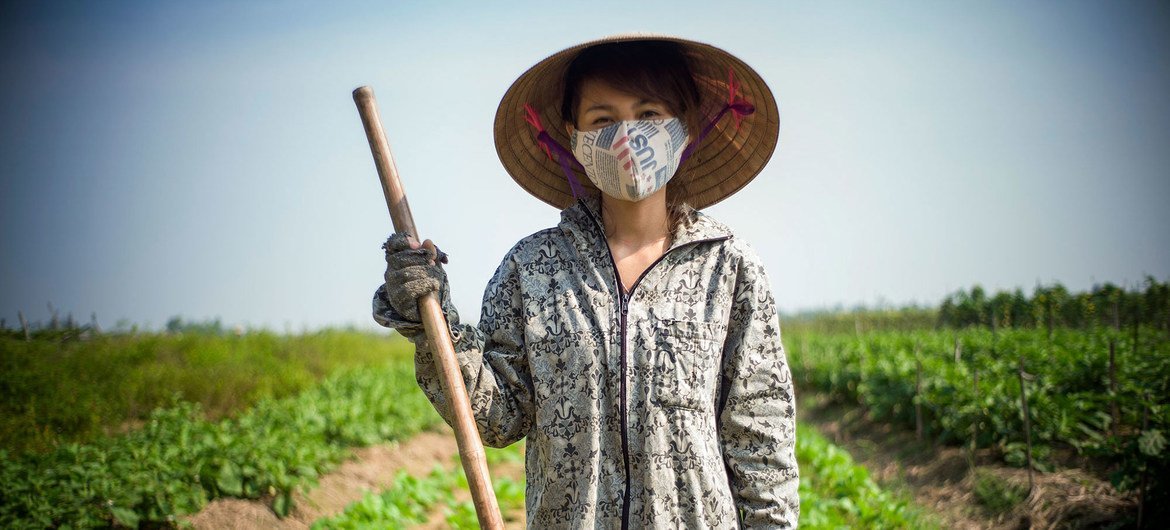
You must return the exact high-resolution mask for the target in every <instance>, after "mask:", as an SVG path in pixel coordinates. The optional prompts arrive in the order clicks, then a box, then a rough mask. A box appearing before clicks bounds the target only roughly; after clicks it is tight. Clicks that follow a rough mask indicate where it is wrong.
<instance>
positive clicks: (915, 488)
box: [798, 392, 1137, 529]
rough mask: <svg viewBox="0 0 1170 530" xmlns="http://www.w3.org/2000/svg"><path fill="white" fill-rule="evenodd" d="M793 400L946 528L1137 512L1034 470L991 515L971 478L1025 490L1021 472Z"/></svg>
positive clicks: (1125, 500) (1091, 486)
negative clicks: (1018, 497) (1011, 502)
mask: <svg viewBox="0 0 1170 530" xmlns="http://www.w3.org/2000/svg"><path fill="white" fill-rule="evenodd" d="M798 402H799V403H801V410H800V421H801V422H802V423H806V424H808V425H811V426H813V427H815V428H816V429H817V430H818V431H820V432H821V433H822V434H824V435H825V437H827V438H829V439H830V440H832V441H833V443H835V444H837V445H839V446H841V447H842V448H844V449H846V450H848V451H849V453H850V454H851V455H852V456H853V458H854V460H855V461H857V463H859V464H861V465H864V466H865V467H866V468H867V469H869V471H870V473H871V475H872V476H873V478H874V479H875V480H876V481H878V483H880V484H882V486H884V487H887V488H890V489H894V490H902V491H905V492H906V493H908V494H909V495H910V496H911V497H912V498H913V499H914V500H915V501H916V502H917V503H918V504H919V505H920V506H924V507H926V508H927V509H929V510H930V511H932V512H933V513H934V514H936V515H937V517H938V518H939V519H941V522H942V524H943V526H944V527H946V528H955V529H983V528H994V529H1011V528H1100V527H1103V526H1105V527H1124V526H1125V522H1126V521H1128V520H1129V519H1130V518H1131V517H1132V514H1134V513H1136V511H1135V510H1136V506H1137V503H1136V499H1134V498H1133V496H1132V495H1125V494H1121V493H1119V492H1117V491H1116V490H1115V489H1114V488H1113V486H1112V485H1111V484H1110V483H1109V482H1108V481H1105V480H1103V479H1101V478H1100V477H1097V476H1093V475H1091V474H1089V473H1087V472H1085V471H1084V470H1080V469H1063V470H1058V471H1055V472H1050V473H1040V472H1037V473H1035V474H1034V483H1035V486H1034V487H1033V488H1032V492H1031V494H1030V495H1028V496H1027V499H1026V500H1025V501H1024V502H1020V503H1018V504H1016V505H1015V506H1014V507H1012V508H1011V509H1009V510H1006V511H1004V512H1002V513H993V512H991V511H990V510H988V509H987V508H984V507H983V505H982V504H981V503H980V501H979V499H978V498H977V497H976V495H975V493H974V486H975V482H976V476H977V475H978V476H982V477H984V480H987V479H991V480H993V481H996V482H999V483H1001V484H1005V485H1011V486H1015V487H1017V488H1019V489H1020V491H1027V489H1028V472H1027V471H1026V470H1024V469H1020V468H1013V467H1008V466H1005V465H1003V464H1002V461H1001V460H1000V459H999V457H998V455H996V454H994V453H993V452H992V451H990V450H979V451H976V453H975V454H974V455H973V456H971V455H969V452H968V451H967V450H966V449H963V448H958V447H938V446H934V445H932V444H931V443H929V441H919V440H918V439H917V437H916V436H915V433H914V432H913V431H908V430H903V429H900V428H896V427H891V426H890V425H888V424H883V423H879V422H875V421H872V420H870V419H869V418H867V417H866V415H865V413H864V412H863V411H861V410H860V409H858V408H852V407H843V406H839V405H833V404H830V403H828V400H827V399H825V397H824V396H820V395H817V394H814V393H812V392H805V393H803V394H802V395H801V399H800V400H798Z"/></svg>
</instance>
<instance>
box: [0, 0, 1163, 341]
mask: <svg viewBox="0 0 1170 530" xmlns="http://www.w3.org/2000/svg"><path fill="white" fill-rule="evenodd" d="M634 31H641V32H654V33H664V34H670V35H676V36H680V37H685V38H690V39H694V40H698V41H703V42H708V43H711V44H714V45H716V46H719V47H721V48H723V49H725V50H727V51H729V52H731V53H733V54H735V55H736V56H738V57H739V58H740V59H742V60H744V61H745V62H747V63H748V64H750V65H752V67H753V68H755V70H756V71H758V72H759V73H760V74H761V75H762V76H763V78H764V79H765V81H766V82H767V83H768V85H769V86H770V87H771V89H772V91H773V93H774V94H775V96H776V98H777V101H778V102H779V106H780V120H781V128H780V140H779V144H778V146H777V150H776V152H775V154H774V156H773V157H772V159H771V161H770V162H769V164H768V166H767V167H766V168H765V169H764V170H763V172H761V173H760V174H759V176H757V177H756V178H755V179H754V180H753V181H752V182H751V183H750V184H748V185H747V186H746V187H745V188H743V189H742V190H741V191H740V192H739V193H737V194H735V195H733V196H732V197H730V198H728V199H726V200H724V201H723V202H721V203H719V204H717V205H714V206H712V207H710V208H707V209H706V210H705V212H706V213H707V214H709V215H711V216H712V217H714V218H716V219H718V220H720V221H722V222H724V223H726V224H727V225H729V226H730V227H731V228H732V229H733V230H734V231H735V233H736V237H739V238H743V239H745V240H746V241H747V242H748V243H749V244H750V245H751V246H752V247H754V248H755V249H756V251H757V252H758V253H759V255H760V257H761V258H762V259H763V261H764V263H765V265H766V266H767V272H768V278H769V280H770V282H771V286H772V288H773V291H774V294H775V298H776V302H777V305H778V306H779V308H780V309H781V311H783V312H785V313H789V314H791V313H793V312H797V311H803V310H812V309H818V308H829V307H838V306H840V307H852V306H856V305H859V304H866V305H870V306H872V305H876V304H886V305H905V304H911V303H916V304H936V303H938V302H939V301H940V300H941V299H942V297H944V296H945V295H947V294H949V293H952V292H954V291H956V290H958V289H961V288H969V287H971V286H973V285H975V284H980V285H982V286H984V287H985V288H989V289H1011V288H1017V287H1018V288H1022V289H1024V290H1025V291H1026V292H1030V291H1031V289H1032V288H1033V287H1034V286H1035V285H1036V284H1037V283H1038V282H1043V283H1048V282H1054V281H1059V282H1061V283H1063V284H1064V285H1065V286H1067V287H1069V288H1070V289H1072V290H1086V289H1089V288H1091V286H1092V285H1094V284H1095V283H1101V282H1105V281H1111V282H1114V283H1119V284H1123V285H1128V286H1136V285H1137V284H1138V283H1139V282H1141V281H1142V280H1143V278H1144V277H1145V275H1147V274H1149V275H1153V276H1154V277H1156V278H1159V279H1161V280H1163V281H1164V280H1166V279H1168V278H1170V229H1168V228H1167V227H1170V208H1167V204H1168V199H1170V7H1168V6H1167V5H1166V4H1165V3H1157V2H1124V3H1112V2H1077V1H1074V2H1059V3H1056V2H1029V3H1021V2H1006V1H991V2H926V1H924V2H914V1H907V2H896V3H895V2H885V3H878V2H861V1H857V2H845V1H841V2H817V3H812V2H718V3H716V2H691V1H673V2H655V1H645V2H639V3H627V2H622V3H616V2H614V3H608V2H591V3H589V4H588V5H583V4H579V3H561V2H467V3H459V2H427V3H423V2H418V3H411V2H272V1H249V2H224V1H201V2H80V1H73V2H70V1H65V2H51V3H49V2H5V3H3V7H0V74H2V76H3V77H2V79H3V83H2V84H0V318H3V319H5V320H6V321H7V325H8V326H9V327H13V326H15V322H16V319H17V312H18V311H23V312H24V313H25V315H26V316H27V317H28V318H29V319H30V320H33V321H46V320H47V319H48V317H49V309H48V304H52V306H53V307H55V308H56V309H57V311H59V312H60V314H61V315H62V316H64V315H65V314H67V313H72V314H73V315H74V316H75V318H77V319H79V320H82V321H89V319H90V316H91V315H96V319H97V321H98V323H99V324H101V325H102V326H103V327H110V326H113V325H115V324H117V323H118V322H122V323H127V322H132V323H135V324H138V325H140V326H144V327H154V328H158V327H160V326H162V325H163V324H164V323H165V322H166V320H167V319H168V318H170V317H172V316H176V315H177V316H181V317H183V318H184V319H187V320H204V319H214V318H219V319H221V320H222V321H223V322H224V323H226V324H229V325H236V324H238V325H242V326H246V327H266V328H270V329H274V330H278V331H279V330H286V331H289V330H291V331H299V330H311V329H318V328H322V327H327V326H348V325H352V326H356V327H358V328H369V329H374V328H376V324H374V322H373V321H372V319H371V318H370V297H371V295H372V294H373V291H374V289H375V288H377V286H378V285H379V284H380V282H381V281H382V273H383V271H384V269H385V262H384V260H383V256H382V250H381V249H380V245H381V243H382V242H383V241H384V240H385V238H386V237H387V236H388V235H389V233H390V232H391V231H392V225H391V223H390V218H389V215H388V214H387V211H386V206H385V202H384V199H383V198H382V194H381V188H380V187H379V184H378V181H377V174H376V172H375V170H374V166H373V161H372V158H371V156H370V151H369V146H368V144H367V143H366V139H365V136H364V133H363V131H362V128H361V122H360V120H359V117H358V114H357V111H356V108H355V106H354V104H353V100H352V96H351V93H352V91H353V89H355V88H357V87H359V86H362V85H370V86H372V87H373V88H374V91H375V93H376V95H377V98H378V105H379V108H380V112H381V116H382V121H383V125H384V126H385V128H386V133H387V136H388V138H389V141H390V145H391V148H392V149H393V152H394V156H395V158H396V161H397V165H398V169H399V172H400V174H401V175H402V179H403V184H404V187H405V189H406V193H407V196H408V198H409V200H410V204H411V209H412V210H413V213H414V217H415V221H416V223H417V225H418V227H419V232H420V234H421V235H422V236H423V237H424V238H430V239H432V240H434V241H435V242H437V243H438V245H439V246H440V248H442V249H443V250H444V251H445V252H447V253H448V254H450V263H449V264H448V265H447V266H446V269H447V272H448V275H449V278H450V281H451V289H452V293H453V298H454V302H455V305H456V307H457V308H458V309H459V311H460V314H461V316H462V319H463V320H464V321H466V322H474V321H476V320H477V319H478V315H479V307H480V304H481V301H482V296H483V290H484V287H485V286H486V284H487V281H488V279H489V278H490V277H491V275H492V273H493V272H494V271H495V269H496V267H497V266H498V265H499V263H500V260H501V259H502V258H503V257H504V255H505V253H506V252H507V251H508V249H509V248H511V247H512V245H514V244H515V243H516V242H517V241H518V240H520V239H521V238H522V237H524V236H526V235H528V234H531V233H533V232H536V231H538V230H541V229H543V228H546V227H549V226H554V225H555V224H556V223H557V222H558V221H559V219H560V212H558V211H557V210H555V209H554V208H552V207H550V206H548V205H546V204H544V203H543V202H540V201H539V200H537V199H535V198H533V197H532V196H530V195H528V194H527V193H526V192H524V191H523V190H522V189H521V188H520V187H519V186H518V185H516V184H515V182H514V181H512V179H511V178H510V177H509V176H508V174H507V173H506V172H505V171H504V170H503V167H502V166H501V164H500V163H499V160H498V158H497V156H496V153H495V148H494V144H493V140H492V119H493V117H494V115H495V112H496V106H497V105H498V103H499V100H500V98H501V97H502V96H503V94H504V91H505V90H506V89H507V88H508V86H509V85H510V84H511V82H512V81H513V80H514V79H515V78H516V77H517V76H518V75H519V74H520V73H522V72H523V71H524V70H526V69H527V68H528V67H530V66H531V65H533V64H535V63H536V62H537V61H539V60H540V59H542V58H544V57H546V56H548V55H549V54H551V53H554V52H556V51H558V50H560V49H563V48H566V47H569V46H571V45H574V44H576V43H579V42H583V41H586V40H591V39H594V38H597V37H602V36H606V35H612V34H617V33H627V32H634Z"/></svg>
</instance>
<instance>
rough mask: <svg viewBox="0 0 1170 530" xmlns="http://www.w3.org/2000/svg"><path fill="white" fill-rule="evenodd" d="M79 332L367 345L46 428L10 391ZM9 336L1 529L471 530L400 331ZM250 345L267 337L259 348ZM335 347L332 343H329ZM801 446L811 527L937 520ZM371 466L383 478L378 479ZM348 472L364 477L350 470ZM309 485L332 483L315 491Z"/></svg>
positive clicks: (812, 438) (167, 354)
mask: <svg viewBox="0 0 1170 530" xmlns="http://www.w3.org/2000/svg"><path fill="white" fill-rule="evenodd" d="M85 340H92V341H94V342H95V343H96V344H97V345H100V351H102V352H103V355H106V359H109V360H110V362H122V363H126V359H127V358H132V359H136V362H137V363H138V364H137V365H134V364H133V363H130V364H124V366H128V367H131V369H127V370H125V371H126V372H127V373H134V372H136V371H144V370H146V368H144V367H148V366H152V365H153V364H154V363H155V362H157V363H160V364H164V365H168V366H173V367H177V366H187V365H197V366H201V367H200V368H198V369H199V370H208V371H209V372H208V373H216V372H217V371H220V370H223V371H226V370H231V369H234V368H235V367H236V365H235V363H236V362H237V361H234V360H231V359H235V358H237V357H239V356H253V357H264V356H266V355H268V356H271V357H273V359H272V360H271V361H273V362H275V361H280V364H283V365H286V366H285V368H284V369H285V370H287V371H292V372H296V371H297V370H299V369H300V368H304V367H305V366H306V365H315V364H314V363H320V362H321V359H322V358H329V357H331V356H332V357H338V358H339V357H341V355H340V352H339V351H338V350H340V349H343V348H349V347H359V348H367V349H372V350H373V351H374V352H377V353H367V354H365V355H364V356H361V360H360V361H355V362H353V363H349V364H347V363H335V365H334V366H333V368H332V372H331V373H329V374H327V375H322V376H321V377H319V378H318V379H317V380H315V381H310V382H309V383H308V384H303V385H302V386H301V390H299V391H298V392H295V393H290V394H288V395H284V396H283V397H279V398H277V397H271V396H270V395H262V396H261V397H258V398H256V399H254V400H252V401H250V402H248V401H242V400H241V401H240V402H239V403H237V406H236V407H235V408H234V409H231V408H229V409H224V410H221V411H219V412H218V413H217V414H216V417H214V418H209V417H208V414H207V413H206V407H207V405H205V404H204V403H203V402H204V401H206V402H208V403H216V402H217V400H218V399H220V398H219V397H218V396H220V395H221V393H222V392H223V389H222V388H220V386H221V385H211V384H209V385H207V387H206V388H207V389H216V390H214V391H207V392H205V393H203V394H200V393H199V392H197V391H191V392H190V393H188V394H184V395H182V396H181V397H180V396H174V395H171V396H170V397H169V398H168V399H170V401H168V402H166V404H165V405H163V406H160V407H157V408H155V409H154V410H152V411H150V412H149V413H147V414H146V415H145V416H144V417H137V416H134V415H133V414H132V413H129V412H125V410H131V409H123V412H120V413H119V412H107V413H105V414H109V415H108V416H102V417H101V421H108V422H113V423H115V424H118V425H125V424H129V425H131V426H130V427H124V426H123V427H120V429H119V430H118V431H115V432H106V431H104V430H102V429H80V430H76V431H72V432H70V431H68V430H66V429H61V428H59V427H58V426H57V425H56V424H55V423H54V422H57V421H60V420H59V415H57V414H46V415H43V416H38V415H37V413H36V411H37V410H53V408H52V407H49V408H47V409H42V408H35V407H34V406H33V405H34V404H35V403H36V402H40V401H44V400H47V399H49V398H50V397H51V394H48V393H47V392H41V393H33V394H26V395H19V394H16V393H10V392H12V391H11V390H10V389H13V388H16V385H17V384H19V383H20V381H19V378H20V377H27V378H31V379H32V380H44V378H47V377H49V376H48V375H46V374H39V375H38V374H37V371H38V370H41V371H51V372H53V373H55V374H57V376H59V377H69V376H70V375H69V374H73V373H72V372H69V373H67V374H62V372H63V370H65V369H63V368H61V367H60V365H59V364H55V363H41V362H39V361H33V360H30V358H31V357H33V356H42V357H43V356H44V355H45V352H51V353H52V352H55V353H56V355H58V357H59V358H66V357H68V356H74V357H83V356H84V355H85V354H84V348H83V346H84V344H85ZM4 341H5V342H3V345H4V346H3V351H2V353H0V354H2V356H3V357H2V358H3V362H4V363H5V366H10V367H18V368H19V369H13V370H6V372H5V373H6V376H5V377H6V378H8V379H6V380H5V382H4V385H5V386H4V391H5V392H6V395H5V396H4V397H5V403H6V406H8V407H10V410H23V411H24V412H23V415H24V418H25V419H24V420H23V424H25V425H31V426H32V427H31V428H29V429H27V430H26V431H24V432H25V435H26V436H34V435H36V433H44V432H46V431H48V432H51V433H53V434H52V436H49V435H47V434H45V435H41V438H40V443H38V444H35V445H34V444H22V443H21V442H20V440H17V439H16V438H18V435H17V434H16V433H12V434H11V437H10V439H13V440H14V441H13V442H12V443H11V444H10V445H9V446H8V447H6V448H4V449H2V450H0V481H3V483H5V484H6V485H8V487H6V488H5V489H4V490H3V491H0V526H2V527H4V528H41V527H49V526H63V525H67V526H71V527H75V528H107V527H155V526H163V527H170V526H182V525H193V526H195V527H197V528H199V527H205V528H213V527H219V526H222V525H225V524H228V525H244V526H248V524H247V521H253V522H256V521H259V520H265V521H268V523H273V524H277V525H279V524H281V522H282V521H289V522H292V521H298V522H299V524H302V525H304V524H310V525H313V526H314V527H316V528H353V527H360V526H362V525H363V524H372V525H373V526H397V525H398V524H400V523H401V524H404V525H405V524H410V525H419V526H420V527H422V528H427V527H454V528H467V527H474V521H475V516H474V511H473V510H471V505H470V501H469V498H468V496H467V494H466V492H465V482H462V481H463V480H464V479H463V477H462V472H461V470H460V468H459V466H458V463H457V460H455V458H456V456H455V455H456V454H457V453H456V451H455V447H454V440H453V436H452V435H450V431H449V429H447V428H446V426H445V425H442V422H441V420H440V419H439V418H438V415H437V414H435V413H434V411H433V409H432V408H431V407H430V404H429V403H427V401H426V399H425V397H424V396H423V394H422V392H421V391H420V390H419V389H418V388H417V386H416V384H415V382H414V379H413V365H412V362H411V354H412V350H411V347H410V345H409V343H406V342H405V341H403V340H402V339H401V338H400V337H397V336H391V337H390V338H386V337H384V336H376V335H365V334H361V333H356V332H343V331H330V332H322V333H318V334H310V335H306V336H294V337H281V336H268V335H265V336H261V337H248V336H247V335H244V336H240V337H223V336H218V335H214V336H210V337H206V336H200V335H198V334H188V335H185V336H177V335H161V334H140V335H139V336H137V337H132V336H109V337H94V338H91V339H82V338H78V337H64V338H63V337H62V336H60V335H53V336H41V337H37V338H34V339H33V340H32V341H24V340H23V338H21V337H16V336H6V337H5V338H4ZM257 342H260V343H265V344H270V345H272V347H271V348H270V349H268V350H264V351H263V352H257V351H255V350H256V349H257V348H255V345H256V343H257ZM204 347H206V350H205V349H204ZM329 348H333V349H334V351H332V352H329V351H325V350H326V349H329ZM123 349H125V350H129V352H125V351H122V350H123ZM207 350H211V352H214V353H211V352H209V351H207ZM248 352H250V353H248ZM152 355H154V356H156V358H155V360H154V361H152V359H151V356H152ZM210 359H218V360H220V361H221V362H220V364H219V366H218V368H215V367H214V366H215V365H216V363H217V361H215V360H210ZM69 362H72V363H74V365H85V366H87V370H91V371H92V370H98V368H94V367H91V365H94V364H100V362H98V361H96V360H93V359H90V360H80V359H73V360H71V361H69ZM253 362H261V363H262V362H264V361H261V360H256V359H253ZM297 365H302V366H300V368H298V367H297ZM134 366H137V368H133V367H134ZM171 371H173V372H176V373H178V372H181V371H180V370H171ZM310 373H311V372H310ZM17 374H19V375H17ZM38 377H39V378H40V379H38ZM89 377H90V376H89V375H88V374H85V373H80V372H79V373H76V374H73V379H72V381H73V383H72V384H74V385H76V386H77V387H78V388H79V389H80V390H79V393H81V394H83V395H85V394H86V393H87V392H88V393H89V394H88V395H90V396H97V395H100V393H101V392H106V393H111V392H113V391H112V390H110V389H108V388H106V389H85V388H83V387H84V386H85V385H86V384H89V385H96V383H95V382H93V380H92V379H88V378H89ZM127 377H128V378H130V379H134V378H137V377H141V376H140V375H138V376H135V375H130V376H127ZM174 377H175V378H176V379H175V380H183V379H184V378H183V377H181V376H174ZM224 381H232V380H231V379H224ZM239 381H245V379H243V378H241V379H239ZM253 382H254V381H253ZM166 384H167V385H171V384H173V383H166ZM222 384H223V385H227V384H231V383H222ZM240 384H243V383H240ZM118 387H119V388H122V389H123V390H129V391H133V390H134V389H136V388H138V387H136V386H135V385H129V384H123V385H119V386H118ZM113 394H116V392H113ZM113 394H106V395H113ZM73 399H75V398H73ZM93 399H100V398H93ZM110 399H114V400H115V401H117V400H118V399H121V398H116V397H115V398H110ZM126 400H127V401H129V399H126ZM22 403H23V405H22ZM22 406H23V407H26V408H23V409H22V408H21V407H22ZM95 423H100V422H95ZM798 440H799V446H798V458H799V460H800V464H801V466H802V467H801V469H802V484H801V494H802V499H803V501H804V502H803V506H802V510H803V516H802V521H804V522H805V527H810V528H835V527H840V526H842V525H844V526H856V525H866V526H869V525H875V524H876V525H879V526H880V525H888V526H891V527H905V526H907V525H912V526H930V525H931V523H930V519H929V517H928V516H927V515H926V514H924V513H922V511H921V510H919V509H918V508H916V507H915V506H914V505H913V503H912V502H911V501H910V500H909V499H908V498H907V497H906V496H905V495H903V494H900V493H894V492H890V491H886V490H884V489H883V488H881V487H880V486H879V485H878V484H877V483H875V482H874V481H873V480H872V479H871V478H870V476H869V474H868V472H867V471H866V470H865V469H864V468H862V467H860V466H857V465H856V464H854V462H853V461H852V459H851V458H850V456H849V454H848V453H847V452H845V451H843V450H841V449H839V448H837V447H835V446H834V445H833V444H831V443H830V442H828V441H827V440H825V439H824V438H823V437H821V436H819V435H818V434H817V433H816V432H815V431H814V430H811V429H808V428H806V427H803V426H802V427H801V430H800V435H799V438H798ZM520 446H522V444H518V445H514V446H513V447H510V448H508V449H504V450H492V451H491V452H490V455H491V456H490V462H491V465H492V468H493V472H495V473H497V475H496V477H495V478H496V480H495V486H496V488H497V489H498V496H499V498H500V500H501V503H502V506H503V507H504V509H505V513H508V514H509V519H510V521H511V522H510V524H512V525H519V526H522V521H523V519H522V518H523V481H524V476H523V464H522V461H521V457H520V455H521V454H522V453H521V451H522V449H521V447H520ZM377 473H382V476H372V475H376V474H377ZM355 476H358V477H363V478H361V480H353V477H355ZM317 490H320V491H324V492H326V493H325V495H324V496H322V495H316V493H315V492H316V491H317ZM364 490H370V491H369V492H368V493H363V491H364ZM339 492H340V493H339ZM342 501H344V502H342ZM323 506H324V508H325V509H322V508H323ZM257 518H259V519H257Z"/></svg>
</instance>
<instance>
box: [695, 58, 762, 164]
mask: <svg viewBox="0 0 1170 530" xmlns="http://www.w3.org/2000/svg"><path fill="white" fill-rule="evenodd" d="M739 88H740V84H739V81H737V80H736V79H735V71H734V70H732V69H731V68H730V67H729V68H728V69H727V103H726V104H725V105H723V108H722V109H719V112H718V113H716V114H715V117H714V118H711V121H709V122H707V125H706V126H705V127H703V130H702V131H701V132H700V133H699V137H698V138H695V141H693V142H691V143H690V144H689V145H687V147H686V149H683V154H682V159H681V160H679V165H680V166H681V165H682V163H683V162H685V161H686V159H688V158H690V157H691V155H693V154H694V152H695V149H698V147H699V144H700V143H702V142H703V139H704V138H706V137H707V135H708V134H710V132H711V130H712V129H714V128H715V124H716V123H719V120H721V119H723V116H724V115H726V114H727V113H728V112H731V115H732V117H734V118H735V130H736V131H739V124H740V122H742V121H743V118H744V117H745V116H747V115H749V114H752V113H754V112H755V111H756V107H755V105H752V104H751V103H750V102H748V101H747V100H746V99H740V98H739Z"/></svg>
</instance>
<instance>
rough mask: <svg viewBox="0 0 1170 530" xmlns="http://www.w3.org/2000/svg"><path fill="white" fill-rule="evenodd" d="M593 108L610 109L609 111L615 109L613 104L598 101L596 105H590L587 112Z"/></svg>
mask: <svg viewBox="0 0 1170 530" xmlns="http://www.w3.org/2000/svg"><path fill="white" fill-rule="evenodd" d="M591 110H608V111H612V110H613V106H612V105H606V104H604V103H597V104H594V105H592V106H590V107H589V108H587V109H585V112H589V111H591Z"/></svg>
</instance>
